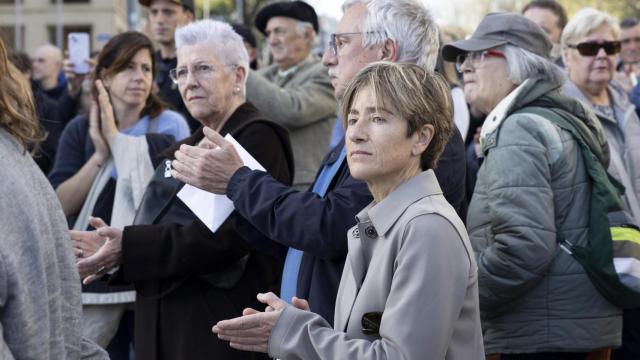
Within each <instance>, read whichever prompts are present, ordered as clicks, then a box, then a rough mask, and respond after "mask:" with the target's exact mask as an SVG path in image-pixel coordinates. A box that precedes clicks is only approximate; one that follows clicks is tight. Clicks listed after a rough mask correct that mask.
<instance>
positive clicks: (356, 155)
mask: <svg viewBox="0 0 640 360" xmlns="http://www.w3.org/2000/svg"><path fill="white" fill-rule="evenodd" d="M365 156H371V153H370V152H368V151H364V150H354V151H351V152H349V157H350V158H352V159H353V158H359V157H365Z"/></svg>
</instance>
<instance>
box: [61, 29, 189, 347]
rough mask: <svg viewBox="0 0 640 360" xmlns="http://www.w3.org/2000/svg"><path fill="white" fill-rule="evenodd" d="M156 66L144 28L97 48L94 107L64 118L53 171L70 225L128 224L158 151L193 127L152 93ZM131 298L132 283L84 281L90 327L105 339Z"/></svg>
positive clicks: (88, 329)
mask: <svg viewBox="0 0 640 360" xmlns="http://www.w3.org/2000/svg"><path fill="white" fill-rule="evenodd" d="M154 70H155V59H154V57H153V46H152V44H151V41H150V40H149V39H148V38H147V37H146V36H145V35H143V34H141V33H137V32H127V33H123V34H120V35H117V36H115V37H113V38H112V39H111V40H110V41H109V42H108V43H107V44H106V45H105V46H104V48H103V49H102V51H101V52H100V54H99V55H98V59H97V64H96V67H95V69H94V71H93V74H92V80H93V86H92V94H93V100H92V104H91V110H90V112H89V115H88V116H87V115H81V116H78V117H76V118H75V119H73V120H71V122H70V123H69V124H68V125H67V127H66V128H65V130H64V131H63V133H62V136H61V138H60V144H59V148H58V153H57V155H56V161H55V164H54V168H53V170H52V171H51V173H50V175H49V180H50V181H51V183H52V185H53V187H54V188H55V189H56V194H57V195H58V198H59V199H60V202H61V203H62V208H63V210H64V212H65V215H67V217H68V218H69V219H73V221H72V222H70V225H72V227H73V229H76V230H86V229H88V228H89V227H91V226H96V224H94V222H95V220H91V217H92V216H95V217H100V218H102V219H104V221H106V222H108V223H110V224H112V226H115V227H119V228H123V227H124V226H125V225H129V224H131V223H132V222H133V217H134V215H135V211H136V209H137V207H138V205H139V204H140V200H141V198H142V194H143V192H144V189H145V187H146V185H147V183H148V181H149V179H150V178H151V175H152V174H153V169H154V168H155V166H157V165H158V164H157V163H155V162H154V160H155V154H157V153H158V152H159V151H161V150H163V149H164V148H166V147H167V146H169V145H171V144H172V143H174V142H175V141H177V140H181V139H183V138H185V137H186V136H187V135H189V128H188V125H187V123H186V121H185V120H184V118H183V117H182V116H181V115H180V114H178V113H176V112H173V111H169V110H165V109H164V107H163V105H162V103H161V102H160V101H159V100H158V98H157V97H156V96H155V95H154V94H152V93H151V87H152V84H153V73H154ZM76 251H79V250H76ZM77 255H79V256H83V255H84V254H82V253H79V254H77ZM134 300H135V293H134V291H132V290H131V289H130V288H114V287H111V288H109V287H107V286H106V285H105V284H102V283H100V284H95V285H92V286H91V287H85V288H84V292H83V304H84V327H85V335H86V336H87V337H89V338H91V339H93V340H94V341H96V342H97V343H98V344H99V345H101V346H103V347H106V346H107V345H108V344H109V342H110V340H111V339H112V337H113V335H114V334H115V332H116V330H117V328H118V324H119V322H120V318H121V317H122V314H123V312H124V310H125V304H127V303H129V304H131V303H133V301H134Z"/></svg>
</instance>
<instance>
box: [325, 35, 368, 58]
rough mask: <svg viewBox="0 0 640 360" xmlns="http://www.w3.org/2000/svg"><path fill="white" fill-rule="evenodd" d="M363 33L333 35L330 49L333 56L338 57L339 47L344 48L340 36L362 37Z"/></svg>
mask: <svg viewBox="0 0 640 360" xmlns="http://www.w3.org/2000/svg"><path fill="white" fill-rule="evenodd" d="M362 34H363V32H361V31H360V32H346V33H338V34H331V35H330V36H331V40H329V49H331V54H332V55H333V56H338V47H342V42H341V41H340V42H339V39H338V37H340V36H349V35H362Z"/></svg>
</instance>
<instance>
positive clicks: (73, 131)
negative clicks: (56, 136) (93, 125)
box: [61, 114, 89, 137]
mask: <svg viewBox="0 0 640 360" xmlns="http://www.w3.org/2000/svg"><path fill="white" fill-rule="evenodd" d="M88 131H89V119H88V118H87V116H86V115H84V114H81V115H78V116H76V117H74V118H73V119H71V121H69V122H68V123H67V125H65V127H64V129H63V131H62V135H61V137H68V136H75V137H77V136H83V135H86V134H88Z"/></svg>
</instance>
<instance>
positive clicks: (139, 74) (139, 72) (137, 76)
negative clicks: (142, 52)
mask: <svg viewBox="0 0 640 360" xmlns="http://www.w3.org/2000/svg"><path fill="white" fill-rule="evenodd" d="M142 79H144V70H143V69H142V67H137V68H136V70H135V71H134V73H133V80H135V81H142Z"/></svg>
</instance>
